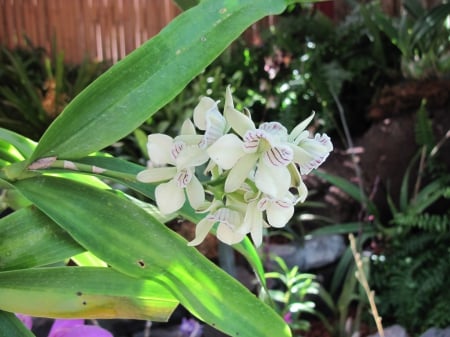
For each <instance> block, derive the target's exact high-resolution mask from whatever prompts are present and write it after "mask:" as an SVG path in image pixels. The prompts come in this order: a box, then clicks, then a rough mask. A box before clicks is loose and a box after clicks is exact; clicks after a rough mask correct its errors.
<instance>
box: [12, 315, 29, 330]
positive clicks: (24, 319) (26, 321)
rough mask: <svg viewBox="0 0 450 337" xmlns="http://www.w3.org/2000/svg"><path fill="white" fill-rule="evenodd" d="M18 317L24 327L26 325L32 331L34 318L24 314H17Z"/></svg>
mask: <svg viewBox="0 0 450 337" xmlns="http://www.w3.org/2000/svg"><path fill="white" fill-rule="evenodd" d="M16 316H17V318H18V319H20V320H21V321H22V323H23V325H25V326H26V327H27V329H28V330H31V328H32V327H33V318H32V317H31V316H28V315H24V314H16Z"/></svg>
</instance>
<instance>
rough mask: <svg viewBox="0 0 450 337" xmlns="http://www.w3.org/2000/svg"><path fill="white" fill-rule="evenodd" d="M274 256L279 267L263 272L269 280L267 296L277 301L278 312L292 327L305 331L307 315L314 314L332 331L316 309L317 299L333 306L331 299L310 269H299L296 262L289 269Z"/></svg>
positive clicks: (309, 316) (295, 329)
mask: <svg viewBox="0 0 450 337" xmlns="http://www.w3.org/2000/svg"><path fill="white" fill-rule="evenodd" d="M273 260H274V261H275V262H276V264H277V266H278V271H273V272H268V273H266V274H265V277H266V279H268V280H269V282H270V280H272V283H274V285H272V287H271V289H269V290H268V296H269V297H270V299H271V300H273V301H275V303H276V304H277V307H278V310H279V313H280V315H281V316H283V317H284V319H285V321H286V322H288V323H289V326H290V327H291V328H292V329H293V331H298V330H301V331H308V330H309V328H310V322H309V320H308V318H311V317H316V318H319V319H320V320H321V322H322V323H323V324H324V325H325V326H326V328H327V329H328V330H329V331H330V332H332V329H333V327H332V325H331V324H330V323H329V321H328V319H327V318H326V317H325V315H324V314H323V313H322V312H321V311H320V310H318V309H317V308H316V307H317V303H318V302H321V303H323V304H325V307H326V310H327V311H331V312H333V311H334V310H335V307H334V302H333V300H332V298H331V296H330V295H329V294H328V292H327V291H326V290H325V289H324V288H323V287H322V285H321V284H320V283H319V282H317V281H316V276H315V275H314V274H310V273H301V272H300V271H299V268H298V266H294V267H293V268H291V269H289V268H288V266H287V265H286V263H285V262H284V261H283V259H282V258H280V257H279V256H274V257H273Z"/></svg>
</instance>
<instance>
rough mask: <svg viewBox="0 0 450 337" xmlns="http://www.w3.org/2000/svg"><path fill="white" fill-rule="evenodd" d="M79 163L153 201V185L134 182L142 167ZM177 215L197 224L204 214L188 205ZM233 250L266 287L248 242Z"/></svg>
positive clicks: (100, 160)
mask: <svg viewBox="0 0 450 337" xmlns="http://www.w3.org/2000/svg"><path fill="white" fill-rule="evenodd" d="M79 162H81V163H85V164H89V165H93V166H96V167H101V168H102V169H105V171H103V172H101V173H98V174H96V175H97V176H99V177H105V178H109V179H113V180H115V181H117V182H119V183H121V184H123V185H125V186H127V187H129V188H132V189H133V190H135V191H137V192H140V193H142V194H144V195H145V196H147V197H149V198H151V199H152V200H154V199H155V187H156V185H155V184H144V183H141V182H138V181H136V178H135V177H136V175H137V174H138V173H139V172H140V171H142V170H144V169H145V167H144V166H141V165H137V164H134V163H130V162H128V161H125V160H121V159H118V158H112V157H101V156H90V157H85V158H82V159H80V160H79ZM178 213H179V215H180V216H182V217H183V218H185V219H187V220H189V221H192V222H194V223H198V222H199V221H200V220H201V219H202V218H203V217H204V214H199V213H197V212H195V211H194V210H193V209H192V208H191V207H190V206H189V205H188V204H186V205H185V206H184V207H183V208H182V209H181V210H180V211H179V212H178ZM233 248H235V249H236V250H237V251H238V252H239V253H241V254H242V255H243V256H244V257H245V258H246V259H247V261H248V262H249V263H250V265H251V266H252V268H253V270H254V272H255V274H256V275H257V277H258V279H259V281H260V282H261V285H262V286H263V287H266V281H265V277H264V267H263V265H262V262H261V259H260V257H259V254H258V251H257V250H256V248H255V246H254V245H253V244H252V243H251V242H250V240H249V239H248V238H245V239H244V241H242V242H241V243H239V244H236V245H233Z"/></svg>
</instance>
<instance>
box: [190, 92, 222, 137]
mask: <svg viewBox="0 0 450 337" xmlns="http://www.w3.org/2000/svg"><path fill="white" fill-rule="evenodd" d="M211 110H217V102H216V101H214V100H213V99H212V98H210V97H202V98H200V102H199V103H198V104H197V106H196V107H195V108H194V113H193V118H194V124H195V126H196V127H198V128H199V129H200V130H206V116H207V113H208V112H209V111H211ZM217 111H218V110H217Z"/></svg>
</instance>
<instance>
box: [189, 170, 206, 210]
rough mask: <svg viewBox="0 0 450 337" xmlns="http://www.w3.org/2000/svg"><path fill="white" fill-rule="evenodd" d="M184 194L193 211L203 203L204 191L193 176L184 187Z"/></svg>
mask: <svg viewBox="0 0 450 337" xmlns="http://www.w3.org/2000/svg"><path fill="white" fill-rule="evenodd" d="M186 194H187V197H188V200H189V203H190V204H191V206H192V208H194V209H198V208H199V207H200V206H202V205H203V203H204V202H205V190H204V189H203V185H202V184H201V183H200V181H199V180H198V179H197V177H196V176H193V177H192V179H191V182H190V183H189V184H188V185H187V186H186Z"/></svg>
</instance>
